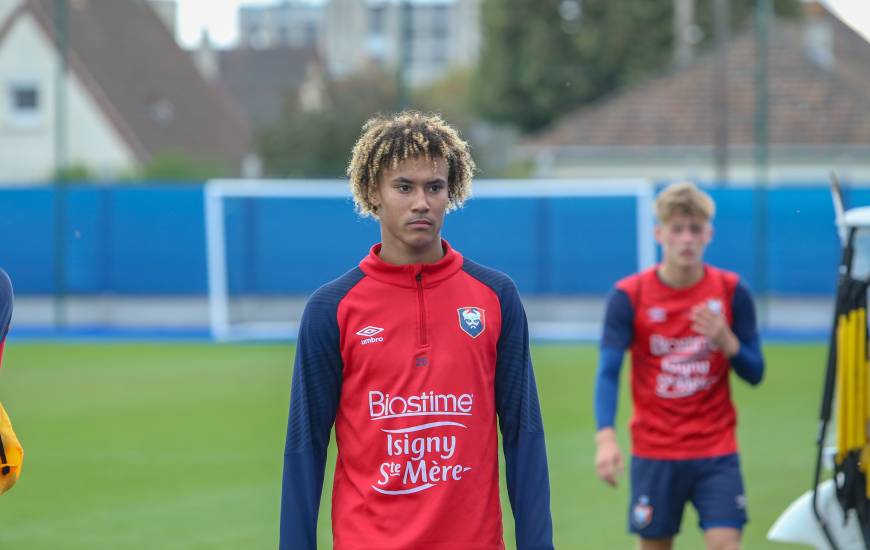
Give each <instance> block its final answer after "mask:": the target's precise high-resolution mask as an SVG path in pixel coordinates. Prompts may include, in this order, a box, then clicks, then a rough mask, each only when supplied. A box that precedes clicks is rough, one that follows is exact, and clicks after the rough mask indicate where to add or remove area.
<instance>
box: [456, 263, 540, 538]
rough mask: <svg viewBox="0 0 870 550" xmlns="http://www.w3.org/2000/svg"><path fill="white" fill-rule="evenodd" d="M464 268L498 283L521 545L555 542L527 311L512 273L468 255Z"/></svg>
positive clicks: (501, 374) (508, 469) (499, 365)
mask: <svg viewBox="0 0 870 550" xmlns="http://www.w3.org/2000/svg"><path fill="white" fill-rule="evenodd" d="M464 269H465V271H466V272H467V273H469V274H470V275H471V276H473V277H475V278H476V279H478V280H479V281H481V282H483V283H484V284H486V285H487V286H489V287H490V288H492V289H493V291H495V293H496V294H497V295H498V298H499V302H500V304H501V322H502V326H501V334H500V335H499V339H498V348H497V353H498V359H497V360H496V367H495V401H496V410H497V412H498V418H499V425H500V428H501V434H502V445H503V448H504V458H505V479H506V481H507V489H508V497H509V499H510V503H511V509H512V510H513V514H514V524H515V527H516V542H517V550H546V549H552V548H553V521H552V517H551V514H550V477H549V473H548V471H547V449H546V444H545V442H544V425H543V421H542V419H541V407H540V404H539V402H538V390H537V386H536V384H535V374H534V372H533V370H532V358H531V352H530V350H529V327H528V322H527V321H526V312H525V310H524V309H523V304H522V302H521V301H520V297H519V293H518V292H517V288H516V285H514V282H513V281H511V280H510V279H509V278H508V277H507V276H505V275H504V274H502V273H499V272H497V271H494V270H490V269H487V268H484V267H481V266H478V265H477V264H474V263H473V262H470V261H469V260H466V261H465V266H464Z"/></svg>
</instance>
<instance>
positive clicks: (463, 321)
mask: <svg viewBox="0 0 870 550" xmlns="http://www.w3.org/2000/svg"><path fill="white" fill-rule="evenodd" d="M456 311H457V312H458V313H459V328H461V329H462V332H464V333H465V334H467V335H469V336H471V337H472V338H477V337H478V336H480V335H481V334H482V333H483V331H484V329H486V311H484V310H483V309H481V308H479V307H461V308H459V309H457V310H456Z"/></svg>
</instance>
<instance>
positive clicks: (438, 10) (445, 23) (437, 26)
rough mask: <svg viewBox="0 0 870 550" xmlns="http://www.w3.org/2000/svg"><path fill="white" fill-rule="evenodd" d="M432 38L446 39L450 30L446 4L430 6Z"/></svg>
mask: <svg viewBox="0 0 870 550" xmlns="http://www.w3.org/2000/svg"><path fill="white" fill-rule="evenodd" d="M431 13H432V38H434V39H435V40H446V39H447V33H448V31H449V30H450V12H449V11H448V7H447V6H432V12H431Z"/></svg>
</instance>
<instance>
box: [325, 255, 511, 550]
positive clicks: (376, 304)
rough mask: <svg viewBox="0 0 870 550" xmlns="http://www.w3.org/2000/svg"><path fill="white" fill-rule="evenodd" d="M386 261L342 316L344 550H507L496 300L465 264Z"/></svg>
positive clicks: (368, 267)
mask: <svg viewBox="0 0 870 550" xmlns="http://www.w3.org/2000/svg"><path fill="white" fill-rule="evenodd" d="M377 252H378V251H377V250H373V252H372V254H371V255H369V256H368V257H367V258H366V259H365V260H363V262H362V264H361V265H360V267H361V268H362V270H363V272H364V273H365V274H366V275H367V277H365V278H364V279H362V280H361V281H360V282H359V284H357V285H356V286H355V287H354V288H353V290H351V291H350V292H349V293H348V295H347V296H346V297H345V299H344V300H342V301H341V303H340V304H339V307H338V324H339V326H340V327H346V330H345V331H344V333H343V334H342V340H341V355H342V359H343V363H344V372H343V376H342V387H341V405H340V407H339V409H338V416H337V417H336V421H335V434H336V441H337V443H338V448H339V449H340V451H339V457H338V461H337V464H336V471H335V482H334V488H333V501H332V505H333V510H332V517H333V530H334V536H335V545H336V547H339V548H366V549H369V548H371V549H372V550H373V549H374V548H375V545H374V541H382V542H381V543H380V544H386V541H387V540H389V541H390V547H392V548H441V546H439V545H437V544H432V543H437V542H438V541H448V540H449V541H453V543H452V544H453V545H454V546H451V547H458V546H455V545H461V546H462V547H463V548H480V549H484V548H486V549H497V548H503V543H502V524H501V508H500V505H499V494H498V437H497V434H496V418H495V394H494V392H493V388H494V377H495V359H496V344H497V343H498V337H499V334H500V333H501V314H500V311H501V307H500V305H499V302H498V298H497V296H496V295H495V293H494V292H493V291H492V290H491V289H490V288H489V287H488V286H486V285H484V284H482V283H480V282H479V281H477V280H476V279H473V278H472V277H470V276H469V275H467V274H465V273H464V272H462V271H461V267H462V256H460V255H459V254H458V253H455V252H452V251H451V252H450V253H448V254H446V255H445V257H444V258H443V259H442V260H441V261H439V262H438V263H435V264H430V265H420V264H418V265H413V266H396V265H392V264H388V263H386V262H384V261H383V260H381V259H380V258H378V257H377ZM469 316H470V317H469ZM471 317H473V318H474V320H473V322H472V321H471ZM466 319H468V321H467V320H466ZM436 339H437V341H436ZM435 518H437V520H435ZM445 530H449V531H451V532H452V535H451V536H450V537H445V536H444V531H445ZM447 546H450V545H446V546H444V548H445V550H446V548H447Z"/></svg>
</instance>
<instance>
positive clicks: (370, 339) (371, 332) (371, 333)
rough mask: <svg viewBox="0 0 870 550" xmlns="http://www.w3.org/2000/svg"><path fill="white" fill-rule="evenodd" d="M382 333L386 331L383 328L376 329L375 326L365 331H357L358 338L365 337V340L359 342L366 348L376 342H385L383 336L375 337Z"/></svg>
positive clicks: (364, 329)
mask: <svg viewBox="0 0 870 550" xmlns="http://www.w3.org/2000/svg"><path fill="white" fill-rule="evenodd" d="M382 332H384V329H382V328H381V327H376V326H374V325H369V326H367V327H365V328H363V329H360V330H358V331H356V333H357V335H358V336H365V338H363V339H362V340H360V341H359V343H360V344H362V345H364V346H365V345H366V344H374V343H376V342H383V341H384V337H383V336H375V335H376V334H380V333H382Z"/></svg>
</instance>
